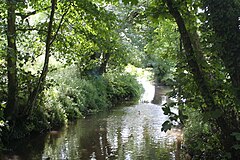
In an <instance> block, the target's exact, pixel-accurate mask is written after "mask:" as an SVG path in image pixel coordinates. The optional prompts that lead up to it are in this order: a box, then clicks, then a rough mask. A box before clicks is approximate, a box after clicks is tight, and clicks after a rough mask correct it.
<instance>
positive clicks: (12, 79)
mask: <svg viewBox="0 0 240 160" xmlns="http://www.w3.org/2000/svg"><path fill="white" fill-rule="evenodd" d="M7 7H8V8H7V16H8V18H7V42H8V48H7V71H8V73H7V76H8V96H7V107H6V108H5V109H4V117H5V119H6V120H10V121H12V120H13V119H15V118H16V115H17V110H18V104H17V94H18V92H17V90H18V82H17V47H16V23H15V22H16V13H15V10H16V2H15V1H14V0H8V1H7Z"/></svg>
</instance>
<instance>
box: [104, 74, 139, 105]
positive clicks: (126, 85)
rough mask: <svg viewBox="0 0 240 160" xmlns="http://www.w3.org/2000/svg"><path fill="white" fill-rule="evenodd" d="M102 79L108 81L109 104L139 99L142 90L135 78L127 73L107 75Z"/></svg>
mask: <svg viewBox="0 0 240 160" xmlns="http://www.w3.org/2000/svg"><path fill="white" fill-rule="evenodd" d="M104 77H105V78H106V79H107V81H108V87H107V93H108V97H109V99H110V101H111V102H113V103H119V102H120V103H121V102H122V101H126V100H127V101H132V100H137V99H139V98H140V95H141V93H142V88H141V87H140V85H139V83H138V82H137V81H136V79H135V77H134V76H132V75H130V74H129V73H125V74H116V73H111V74H110V73H108V74H107V75H105V76H104Z"/></svg>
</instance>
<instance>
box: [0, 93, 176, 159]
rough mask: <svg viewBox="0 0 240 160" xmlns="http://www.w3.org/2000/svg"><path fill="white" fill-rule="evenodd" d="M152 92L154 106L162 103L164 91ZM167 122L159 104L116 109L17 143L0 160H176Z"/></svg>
mask: <svg viewBox="0 0 240 160" xmlns="http://www.w3.org/2000/svg"><path fill="white" fill-rule="evenodd" d="M155 91H156V93H155V97H154V98H153V99H154V100H155V102H157V103H164V101H166V96H164V94H163V93H165V91H166V89H165V88H156V89H155ZM161 92H162V93H161ZM156 95H159V96H157V97H158V98H159V99H158V100H157V97H156ZM144 101H145V100H144ZM166 119H167V117H166V116H165V115H163V112H162V109H161V104H152V103H140V104H138V105H132V106H123V107H116V108H114V109H113V110H112V111H111V112H103V113H99V114H98V115H94V116H90V117H87V118H85V119H80V120H78V121H76V122H74V123H71V124H69V125H68V126H67V127H65V128H63V129H62V130H60V131H52V132H49V133H48V134H45V135H40V136H37V137H34V138H27V139H25V140H23V141H22V142H16V143H15V144H12V151H9V152H8V153H4V154H3V155H2V156H1V159H3V160H5V159H14V160H31V159H36V160H38V159H39V160H40V159H51V160H64V159H65V160H67V159H71V160H78V159H82V160H89V159H90V160H95V159H96V160H108V159H109V160H114V159H118V160H169V159H175V158H174V157H175V155H174V152H175V151H174V150H175V148H174V147H173V146H174V142H175V135H174V134H169V133H164V132H161V125H162V123H163V122H164V121H165V120H166Z"/></svg>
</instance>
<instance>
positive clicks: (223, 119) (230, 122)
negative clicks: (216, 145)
mask: <svg viewBox="0 0 240 160" xmlns="http://www.w3.org/2000/svg"><path fill="white" fill-rule="evenodd" d="M167 6H168V9H169V12H170V14H171V15H172V16H173V17H174V19H175V21H176V23H177V25H178V28H179V32H180V35H181V37H182V41H183V46H184V49H185V53H186V56H185V57H186V60H187V63H188V66H189V68H190V70H191V73H192V74H193V77H194V80H195V82H196V84H197V86H198V89H199V91H200V93H201V96H202V97H203V99H204V101H205V104H206V105H207V107H205V108H203V107H202V108H201V109H202V112H203V113H206V112H208V111H215V110H216V109H221V110H223V107H221V106H217V105H216V104H215V101H214V97H213V95H212V93H211V89H210V87H209V85H208V82H207V80H206V78H205V75H204V72H203V71H202V70H201V66H199V64H198V61H197V60H196V56H195V55H196V54H198V53H197V51H196V52H195V50H194V49H196V47H195V48H194V44H193V42H192V41H191V38H190V33H189V32H188V31H187V29H186V26H185V22H184V20H183V18H182V16H181V14H180V12H179V11H178V9H177V8H176V7H174V5H173V3H172V0H167ZM211 123H212V124H215V125H216V126H217V127H218V129H219V131H220V136H221V137H220V141H221V144H222V145H223V147H224V149H225V151H226V152H229V153H231V155H232V158H233V159H238V157H239V156H240V155H239V154H240V153H238V152H237V151H236V150H234V149H233V148H232V147H233V145H234V144H237V142H236V140H235V138H234V137H233V136H231V134H232V133H233V132H238V131H239V124H238V116H237V113H236V112H235V110H234V109H232V108H228V109H226V110H223V114H222V115H220V117H218V118H216V119H212V120H211Z"/></svg>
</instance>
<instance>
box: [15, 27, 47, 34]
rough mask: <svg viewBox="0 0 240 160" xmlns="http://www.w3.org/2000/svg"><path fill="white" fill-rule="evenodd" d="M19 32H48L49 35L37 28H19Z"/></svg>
mask: <svg viewBox="0 0 240 160" xmlns="http://www.w3.org/2000/svg"><path fill="white" fill-rule="evenodd" d="M17 31H23V32H27V31H42V32H46V33H47V30H44V29H37V28H18V29H17Z"/></svg>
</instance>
